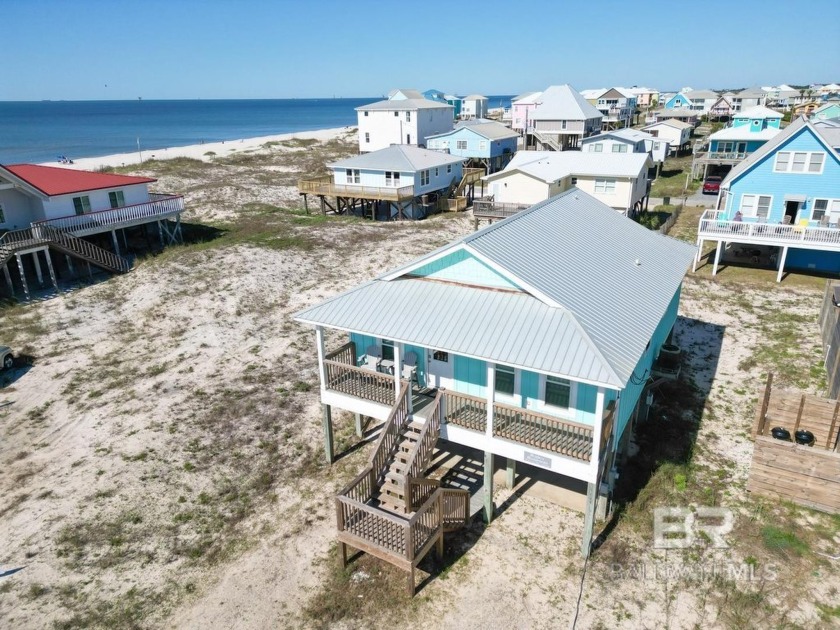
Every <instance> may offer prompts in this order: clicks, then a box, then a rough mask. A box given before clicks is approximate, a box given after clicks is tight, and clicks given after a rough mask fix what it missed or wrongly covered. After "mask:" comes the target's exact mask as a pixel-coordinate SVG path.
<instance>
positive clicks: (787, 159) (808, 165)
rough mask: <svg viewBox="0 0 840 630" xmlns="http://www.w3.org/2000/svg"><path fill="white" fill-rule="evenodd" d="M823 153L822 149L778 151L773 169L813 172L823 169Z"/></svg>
mask: <svg viewBox="0 0 840 630" xmlns="http://www.w3.org/2000/svg"><path fill="white" fill-rule="evenodd" d="M824 162H825V153H824V152H822V151H779V152H778V153H777V154H776V161H775V163H774V165H773V171H774V172H776V173H814V174H817V175H819V174H820V173H822V171H823V164H824Z"/></svg>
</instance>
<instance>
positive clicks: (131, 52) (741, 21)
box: [0, 0, 840, 100]
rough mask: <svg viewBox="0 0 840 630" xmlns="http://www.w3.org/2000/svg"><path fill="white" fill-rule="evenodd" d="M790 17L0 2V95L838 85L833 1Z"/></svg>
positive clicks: (573, 4) (368, 4) (539, 7)
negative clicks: (0, 52) (0, 62)
mask: <svg viewBox="0 0 840 630" xmlns="http://www.w3.org/2000/svg"><path fill="white" fill-rule="evenodd" d="M805 6H807V8H804V7H802V8H798V7H797V4H796V3H795V2H793V1H791V0H786V1H784V2H776V1H774V0H739V1H737V2H718V1H717V0H708V1H705V2H692V3H687V2H680V1H675V0H663V1H660V0H646V1H645V2H629V1H628V2H614V1H612V0H598V1H597V2H596V1H593V0H587V1H584V2H579V1H564V0H554V1H542V0H536V1H533V2H528V1H527V0H524V1H522V2H517V1H516V0H506V1H505V2H495V1H493V0H487V1H485V2H458V1H457V0H452V1H450V2H444V1H440V0H419V1H415V2H404V3H398V2H386V1H384V0H383V1H373V0H357V1H356V2H348V1H347V0H344V1H337V0H301V1H296V0H279V1H278V0H144V1H142V2H138V1H137V0H0V12H2V13H0V14H2V15H3V23H4V29H3V40H4V41H3V44H4V46H3V48H4V51H5V58H6V59H5V61H6V62H5V64H4V72H3V77H2V79H0V100H41V99H54V100H55V99H68V100H85V99H134V98H137V97H138V96H142V97H143V98H145V99H154V98H288V97H300V98H304V97H320V96H333V95H335V96H343V97H352V96H360V97H364V96H378V95H381V94H383V93H385V92H387V91H388V90H390V89H391V88H393V87H416V88H419V89H421V90H423V89H428V88H431V87H434V88H437V89H441V90H444V91H447V92H450V91H451V92H459V93H470V92H481V93H484V94H514V93H519V92H524V91H526V90H532V89H541V88H544V87H546V86H548V85H550V84H556V83H570V84H572V85H573V86H575V87H576V88H577V89H584V88H590V87H608V86H612V85H624V86H632V85H646V86H649V87H655V88H659V89H663V90H664V89H678V88H680V87H683V86H691V87H694V88H733V87H741V86H750V85H762V84H763V85H767V84H774V85H775V84H779V83H782V82H785V83H793V84H799V83H802V84H804V83H812V82H823V83H825V82H831V81H834V82H840V76H837V75H840V37H837V34H838V33H837V25H838V23H840V2H838V1H837V0H811V1H809V2H808V3H807V5H805ZM832 31H833V34H832ZM832 72H833V73H834V74H835V76H832V74H831V73H832ZM106 86H107V87H106Z"/></svg>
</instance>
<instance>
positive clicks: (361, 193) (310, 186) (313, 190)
mask: <svg viewBox="0 0 840 630" xmlns="http://www.w3.org/2000/svg"><path fill="white" fill-rule="evenodd" d="M298 191H299V193H300V194H301V195H304V194H311V195H319V196H323V195H330V196H333V197H348V198H352V199H368V200H371V201H410V200H411V199H414V186H402V187H400V188H388V187H380V186H356V185H353V184H349V185H348V184H336V183H335V182H333V179H332V177H331V176H329V175H327V176H325V177H316V178H314V179H301V180H299V181H298Z"/></svg>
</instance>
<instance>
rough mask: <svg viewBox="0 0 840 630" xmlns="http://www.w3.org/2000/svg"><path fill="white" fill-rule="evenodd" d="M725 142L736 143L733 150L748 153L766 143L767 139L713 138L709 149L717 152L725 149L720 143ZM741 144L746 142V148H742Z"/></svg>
mask: <svg viewBox="0 0 840 630" xmlns="http://www.w3.org/2000/svg"><path fill="white" fill-rule="evenodd" d="M724 142H730V143H732V144H733V145H734V148H733V149H732V150H737V151H742V150H743V151H746V152H747V153H752V152H753V151H755V150H756V149H758V148H759V147H760V146H761V145H763V144H765V143H766V142H767V140H712V141H711V142H710V143H709V151H711V152H712V153H715V152H717V151H722V150H723V149H721V148H720V145H721V144H722V143H724ZM741 144H746V148H745V149H742V148H741V146H740V145H741Z"/></svg>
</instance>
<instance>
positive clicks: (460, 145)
mask: <svg viewBox="0 0 840 630" xmlns="http://www.w3.org/2000/svg"><path fill="white" fill-rule="evenodd" d="M455 148H456V149H458V150H459V151H466V150H467V141H466V140H456V141H455Z"/></svg>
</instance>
